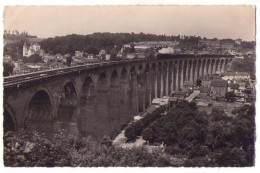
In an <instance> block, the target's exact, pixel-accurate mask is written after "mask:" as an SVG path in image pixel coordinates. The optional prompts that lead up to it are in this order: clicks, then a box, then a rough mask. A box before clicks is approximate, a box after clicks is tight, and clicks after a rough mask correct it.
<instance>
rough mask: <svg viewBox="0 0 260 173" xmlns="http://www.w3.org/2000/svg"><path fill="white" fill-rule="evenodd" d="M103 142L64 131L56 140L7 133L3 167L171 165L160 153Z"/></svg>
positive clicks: (57, 135)
mask: <svg viewBox="0 0 260 173" xmlns="http://www.w3.org/2000/svg"><path fill="white" fill-rule="evenodd" d="M104 140H105V138H104ZM104 140H103V142H102V144H98V143H96V142H93V141H90V140H88V139H86V138H79V137H77V136H75V135H68V134H67V133H65V132H60V133H58V134H56V135H55V136H54V138H53V139H47V138H46V137H45V136H44V135H40V134H38V133H31V134H27V133H12V132H8V133H6V134H5V136H4V164H5V166H12V167H21V166H23V167H28V166H29V167H32V166H41V167H42V166H44V167H53V166H59V167H63V166H71V167H75V166H81V167H97V166H99V167H101V166H102V167H108V166H124V167H127V166H131V167H132V166H135V167H137V166H138V167H146V166H154V167H157V166H171V165H170V162H169V160H168V159H167V158H166V157H164V156H161V155H159V153H153V154H149V153H147V152H146V151H145V150H144V149H143V148H139V149H136V148H134V149H131V150H125V149H121V148H115V147H113V146H110V145H106V144H107V142H104Z"/></svg>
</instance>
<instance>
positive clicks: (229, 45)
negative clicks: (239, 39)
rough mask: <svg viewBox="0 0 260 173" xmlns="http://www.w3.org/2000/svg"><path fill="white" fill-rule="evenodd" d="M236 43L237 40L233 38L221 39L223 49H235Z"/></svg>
mask: <svg viewBox="0 0 260 173" xmlns="http://www.w3.org/2000/svg"><path fill="white" fill-rule="evenodd" d="M234 45H235V42H234V41H233V40H223V41H221V48H222V49H228V50H230V49H233V48H234Z"/></svg>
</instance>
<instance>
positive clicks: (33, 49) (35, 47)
mask: <svg viewBox="0 0 260 173" xmlns="http://www.w3.org/2000/svg"><path fill="white" fill-rule="evenodd" d="M41 52H43V51H42V50H41V46H40V45H39V44H38V43H34V44H33V43H32V42H31V45H30V46H28V45H27V42H26V41H25V42H24V45H23V56H25V57H29V56H31V55H34V54H40V53H41Z"/></svg>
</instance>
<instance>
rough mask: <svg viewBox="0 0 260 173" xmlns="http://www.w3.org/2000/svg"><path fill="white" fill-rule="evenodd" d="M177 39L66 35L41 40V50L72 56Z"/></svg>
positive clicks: (100, 34) (148, 36)
mask: <svg viewBox="0 0 260 173" xmlns="http://www.w3.org/2000/svg"><path fill="white" fill-rule="evenodd" d="M174 39H177V37H175V36H171V37H170V36H165V35H154V34H144V33H140V34H134V33H94V34H89V35H76V34H72V35H67V36H61V37H55V38H48V39H45V40H43V41H42V42H41V43H40V44H41V46H42V48H43V49H44V50H45V51H47V52H49V53H53V54H57V53H61V54H66V53H70V54H74V53H75V51H84V52H87V53H90V54H98V51H99V50H101V49H105V50H107V52H110V51H111V50H112V49H113V48H114V47H115V46H116V47H117V48H118V49H120V48H121V47H122V45H123V44H127V43H130V42H140V41H164V40H165V41H166V40H174Z"/></svg>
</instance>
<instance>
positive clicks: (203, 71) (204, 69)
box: [201, 59, 206, 76]
mask: <svg viewBox="0 0 260 173" xmlns="http://www.w3.org/2000/svg"><path fill="white" fill-rule="evenodd" d="M201 72H202V76H204V75H206V73H205V72H206V59H203V60H202V70H201Z"/></svg>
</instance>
